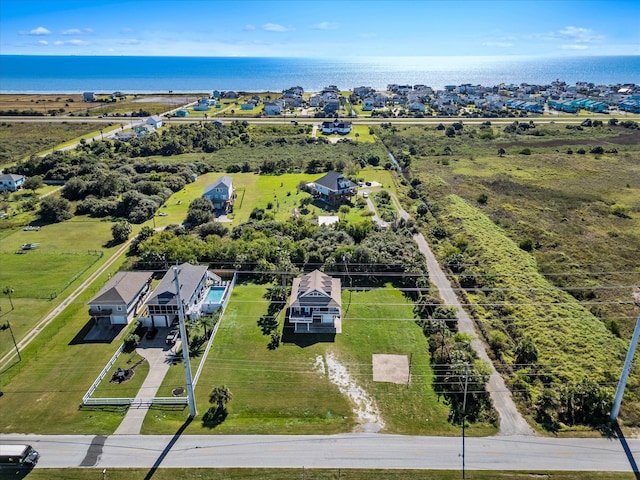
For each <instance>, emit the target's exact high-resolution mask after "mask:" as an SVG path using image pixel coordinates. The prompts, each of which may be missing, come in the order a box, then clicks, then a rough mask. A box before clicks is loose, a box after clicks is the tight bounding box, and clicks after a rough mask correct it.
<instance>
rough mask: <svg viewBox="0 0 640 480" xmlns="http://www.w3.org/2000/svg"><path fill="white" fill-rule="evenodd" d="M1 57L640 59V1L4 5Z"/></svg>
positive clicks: (60, 1)
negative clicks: (523, 57) (563, 57)
mask: <svg viewBox="0 0 640 480" xmlns="http://www.w3.org/2000/svg"><path fill="white" fill-rule="evenodd" d="M0 53H2V54H24V55H178V56H253V57H335V56H350V57H353V56H363V57H364V56H367V57H369V56H417V55H466V56H483V55H536V56H558V55H572V56H575V55H640V1H638V0H605V1H601V0H556V1H547V0H497V1H484V0H467V1H456V0H449V1H437V0H407V1H404V0H395V1H386V0H343V1H334V0H323V1H316V0H288V1H287V0H281V1H269V0H262V1H261V0H179V1H174V0H83V1H78V0H67V1H65V0H1V1H0Z"/></svg>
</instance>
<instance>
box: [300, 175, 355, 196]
mask: <svg viewBox="0 0 640 480" xmlns="http://www.w3.org/2000/svg"><path fill="white" fill-rule="evenodd" d="M307 189H308V191H309V192H310V193H311V195H313V196H314V197H315V198H317V199H319V200H322V201H323V202H326V203H329V204H331V205H340V204H343V203H350V202H351V197H353V196H354V195H356V193H357V189H356V187H355V186H354V185H353V183H351V180H349V179H348V178H345V177H344V176H343V175H342V174H341V173H338V172H334V171H333V170H332V171H330V172H328V173H327V174H326V175H325V176H324V177H322V178H319V179H318V180H316V181H315V182H311V183H308V184H307Z"/></svg>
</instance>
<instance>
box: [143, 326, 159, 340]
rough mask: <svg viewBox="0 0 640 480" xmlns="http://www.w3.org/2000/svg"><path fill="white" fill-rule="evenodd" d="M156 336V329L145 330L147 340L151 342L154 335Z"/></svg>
mask: <svg viewBox="0 0 640 480" xmlns="http://www.w3.org/2000/svg"><path fill="white" fill-rule="evenodd" d="M157 334H158V329H157V328H155V327H154V328H150V329H149V330H147V335H146V337H147V340H153V339H154V338H156V335H157Z"/></svg>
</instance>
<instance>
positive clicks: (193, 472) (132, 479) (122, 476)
mask: <svg viewBox="0 0 640 480" xmlns="http://www.w3.org/2000/svg"><path fill="white" fill-rule="evenodd" d="M101 472H102V469H97V468H66V469H43V468H36V469H35V470H33V471H31V472H30V473H29V475H28V478H29V480H45V479H46V480H49V479H51V478H56V480H93V479H95V478H99V475H100V473H101ZM11 478H16V479H20V478H23V477H22V476H15V475H14V476H12V477H11ZM24 478H27V477H24ZM106 478H107V479H108V480H143V479H145V480H148V479H150V478H153V480H174V479H176V478H181V479H184V480H191V479H194V480H195V479H198V480H301V479H304V480H371V479H374V478H375V479H376V480H399V479H402V480H455V479H459V478H461V472H460V471H457V470H373V469H344V468H342V469H331V468H329V469H312V468H305V469H293V468H284V469H257V468H219V469H211V468H197V469H187V468H159V469H153V470H149V469H142V468H109V469H107V477H106ZM465 478H467V479H469V480H534V479H542V478H544V479H545V480H574V479H576V478H580V479H581V480H623V479H631V478H633V474H632V473H626V472H615V473H614V472H583V471H581V472H548V471H535V472H522V471H511V472H509V471H507V472H504V471H499V472H498V471H491V470H488V471H478V470H468V469H467V470H466V472H465Z"/></svg>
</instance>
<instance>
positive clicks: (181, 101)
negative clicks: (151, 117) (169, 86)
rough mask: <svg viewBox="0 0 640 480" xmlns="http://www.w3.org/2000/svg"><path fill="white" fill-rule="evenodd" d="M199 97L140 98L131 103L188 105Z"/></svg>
mask: <svg viewBox="0 0 640 480" xmlns="http://www.w3.org/2000/svg"><path fill="white" fill-rule="evenodd" d="M196 100H197V97H180V96H178V97H171V96H167V97H164V96H153V97H139V98H136V99H134V100H130V101H129V103H164V104H166V105H176V106H177V105H185V104H187V103H191V102H195V101H196Z"/></svg>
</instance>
